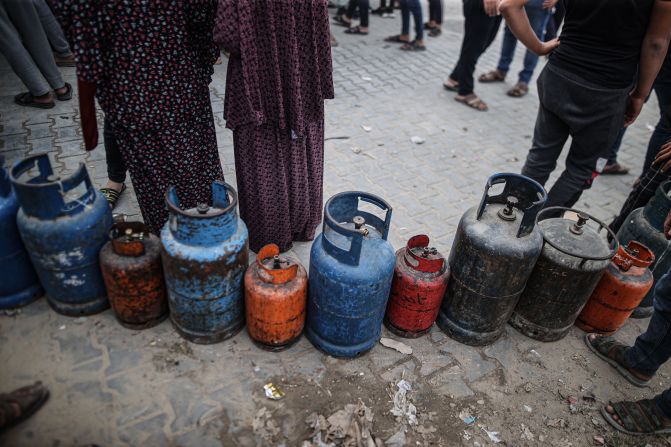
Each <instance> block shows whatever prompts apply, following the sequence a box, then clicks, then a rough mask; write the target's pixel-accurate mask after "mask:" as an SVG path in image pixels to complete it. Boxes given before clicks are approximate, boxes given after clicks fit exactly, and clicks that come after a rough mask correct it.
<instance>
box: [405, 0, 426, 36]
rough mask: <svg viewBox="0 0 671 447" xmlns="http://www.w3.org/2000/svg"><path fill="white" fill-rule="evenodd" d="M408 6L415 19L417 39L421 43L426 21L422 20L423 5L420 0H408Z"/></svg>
mask: <svg viewBox="0 0 671 447" xmlns="http://www.w3.org/2000/svg"><path fill="white" fill-rule="evenodd" d="M407 2H408V8H409V9H410V12H411V13H412V17H413V18H414V20H415V40H416V41H417V42H418V43H420V44H421V42H422V40H423V39H424V23H423V20H422V5H421V4H420V3H419V0H407Z"/></svg>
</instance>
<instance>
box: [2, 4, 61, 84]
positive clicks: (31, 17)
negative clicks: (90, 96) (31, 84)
mask: <svg viewBox="0 0 671 447" xmlns="http://www.w3.org/2000/svg"><path fill="white" fill-rule="evenodd" d="M4 5H5V7H6V8H7V14H8V16H9V18H10V19H11V21H12V23H13V24H14V26H15V27H16V29H17V31H18V32H19V34H20V35H21V40H22V41H23V45H24V46H25V48H26V49H27V50H28V52H29V53H30V56H31V58H32V59H33V61H34V62H35V65H37V67H38V68H39V69H40V72H41V73H42V75H43V76H44V77H45V78H46V80H47V82H48V83H49V85H51V88H53V89H54V90H62V89H64V87H65V81H64V80H63V77H62V76H61V72H60V71H59V70H58V67H57V66H56V61H55V60H54V55H53V53H52V52H51V47H50V46H49V41H48V40H47V36H46V34H45V32H44V29H43V28H42V26H41V22H40V18H39V16H38V14H37V11H36V10H35V6H34V5H33V3H32V2H31V1H25V0H9V1H5V2H4ZM58 93H61V92H60V91H59V92H58Z"/></svg>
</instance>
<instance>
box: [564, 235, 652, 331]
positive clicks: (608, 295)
mask: <svg viewBox="0 0 671 447" xmlns="http://www.w3.org/2000/svg"><path fill="white" fill-rule="evenodd" d="M654 260H655V255H654V254H653V253H652V251H651V250H650V249H649V248H648V247H646V246H645V245H643V244H641V243H639V242H635V241H631V242H629V244H628V245H627V246H626V247H623V246H622V245H620V248H619V250H618V252H617V254H616V255H615V256H614V257H613V259H612V260H611V262H610V265H609V266H608V268H607V269H606V273H604V275H603V276H602V277H601V281H600V282H599V284H598V285H597V286H596V289H594V292H593V293H592V296H591V297H590V299H589V301H588V302H587V305H586V306H585V308H584V309H583V310H582V312H581V313H580V316H578V319H577V320H576V323H575V324H576V326H578V327H579V328H580V329H582V330H583V331H586V332H597V333H600V334H607V335H608V334H612V333H614V332H615V331H617V330H618V329H620V327H621V326H622V325H623V324H624V323H625V321H627V318H629V316H630V315H631V313H632V312H633V311H634V309H636V307H637V306H638V305H639V303H640V302H641V300H643V298H644V297H645V295H646V294H647V293H648V291H649V290H650V288H651V287H652V283H653V278H652V272H650V269H649V268H648V266H650V264H652V263H653V262H654Z"/></svg>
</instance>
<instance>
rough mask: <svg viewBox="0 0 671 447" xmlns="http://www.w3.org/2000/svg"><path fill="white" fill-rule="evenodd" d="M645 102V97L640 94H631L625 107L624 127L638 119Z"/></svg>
mask: <svg viewBox="0 0 671 447" xmlns="http://www.w3.org/2000/svg"><path fill="white" fill-rule="evenodd" d="M643 104H645V97H643V98H641V97H640V96H634V95H633V94H629V97H628V98H627V105H626V107H625V109H624V127H628V126H630V125H632V124H633V123H634V121H636V118H638V115H639V113H641V109H642V108H643Z"/></svg>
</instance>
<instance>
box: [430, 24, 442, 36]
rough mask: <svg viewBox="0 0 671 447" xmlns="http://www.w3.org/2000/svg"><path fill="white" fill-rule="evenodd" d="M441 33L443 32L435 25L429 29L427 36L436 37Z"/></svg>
mask: <svg viewBox="0 0 671 447" xmlns="http://www.w3.org/2000/svg"><path fill="white" fill-rule="evenodd" d="M441 34H443V30H441V29H440V28H438V27H437V26H436V27H433V28H431V30H430V31H429V37H438V36H440V35H441Z"/></svg>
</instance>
